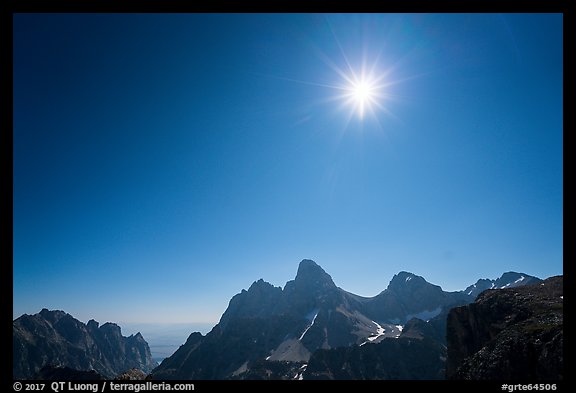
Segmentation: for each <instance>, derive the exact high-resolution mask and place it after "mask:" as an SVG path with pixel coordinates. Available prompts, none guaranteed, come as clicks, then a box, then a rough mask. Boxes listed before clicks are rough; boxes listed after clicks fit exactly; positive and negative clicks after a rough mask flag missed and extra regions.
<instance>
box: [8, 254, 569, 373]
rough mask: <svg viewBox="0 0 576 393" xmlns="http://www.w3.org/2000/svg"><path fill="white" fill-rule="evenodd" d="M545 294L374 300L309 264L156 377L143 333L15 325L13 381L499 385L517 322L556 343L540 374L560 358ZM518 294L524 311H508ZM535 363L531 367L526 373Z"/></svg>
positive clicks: (242, 300)
mask: <svg viewBox="0 0 576 393" xmlns="http://www.w3.org/2000/svg"><path fill="white" fill-rule="evenodd" d="M559 280H560V285H561V278H560V279H559ZM547 282H548V281H544V282H543V281H542V280H541V279H539V278H537V277H532V276H529V275H527V274H524V273H515V272H508V273H504V274H503V275H502V276H501V277H500V278H498V279H494V280H492V279H480V280H478V281H476V283H475V284H473V285H470V286H469V287H467V288H466V289H465V290H463V291H454V292H447V291H444V290H442V288H441V287H439V286H437V285H434V284H431V283H429V282H427V281H426V280H425V279H424V278H423V277H420V276H417V275H415V274H413V273H409V272H405V271H402V272H399V273H398V274H396V275H394V277H392V279H391V281H390V282H389V284H388V286H387V288H386V289H385V290H384V291H382V292H381V293H379V294H378V295H376V296H374V297H362V296H358V295H355V294H353V293H350V292H347V291H345V290H344V289H342V288H339V287H338V286H336V284H335V283H334V282H333V280H332V278H331V277H330V275H329V274H328V273H326V272H325V271H324V270H323V269H322V268H321V267H320V266H319V265H317V264H316V263H315V262H314V261H312V260H307V259H305V260H303V261H301V262H300V264H299V266H298V271H297V273H296V277H295V279H294V280H291V281H288V282H287V283H286V285H285V286H284V288H281V287H275V286H273V285H271V284H269V283H267V282H265V281H264V280H262V279H260V280H257V281H255V282H254V283H253V284H252V285H251V286H250V287H249V288H248V290H242V291H241V292H240V293H238V294H237V295H235V296H234V297H232V299H231V300H230V303H229V305H228V308H227V309H226V311H225V312H224V313H223V315H222V316H221V318H220V321H219V322H218V324H216V325H215V326H214V328H213V329H212V330H211V331H210V332H209V333H208V334H206V335H202V334H201V333H198V332H194V333H192V334H190V336H189V337H188V339H187V340H186V342H185V343H184V344H183V345H181V346H180V348H179V349H178V350H176V352H174V353H173V354H172V356H170V357H168V358H166V359H164V361H163V362H162V363H161V364H160V365H157V364H156V363H155V362H154V361H153V360H152V358H151V355H150V349H149V346H148V343H146V341H145V340H144V338H143V337H142V335H141V334H140V333H138V334H136V335H133V336H130V337H123V336H122V335H121V330H120V327H119V326H118V325H116V324H113V323H106V324H104V325H102V326H99V324H98V322H96V321H94V320H91V321H89V322H88V323H87V324H84V323H82V322H80V321H78V320H76V319H75V318H74V317H72V316H71V315H69V314H67V313H65V312H63V311H49V310H46V309H43V310H42V311H40V313H38V314H35V315H23V316H21V317H20V318H18V319H16V320H14V322H13V349H14V356H13V361H14V363H13V364H14V365H13V375H14V378H17V379H33V378H38V379H44V378H46V379H49V378H53V377H57V376H59V377H58V378H60V379H62V378H64V379H67V378H69V379H73V378H75V379H84V378H90V376H94V375H96V376H100V375H101V376H102V378H108V379H111V378H115V377H118V376H119V375H121V374H122V375H126V376H128V377H129V378H144V377H145V375H146V374H147V373H149V375H148V378H152V379H157V380H164V379H179V380H186V379H194V380H208V379H305V380H313V379H414V380H417V379H426V380H431V379H445V378H446V376H448V377H449V378H452V379H458V378H467V377H470V378H471V379H475V378H482V376H483V375H484V376H486V375H488V377H487V378H490V377H489V376H490V375H497V374H494V372H493V370H492V374H490V373H488V372H483V371H482V372H481V371H478V370H482V367H483V366H482V365H483V364H485V362H486V360H485V357H486V356H488V357H490V356H492V355H491V352H489V351H488V349H489V348H495V351H496V352H497V353H498V354H499V356H500V362H501V364H505V363H506V359H507V358H506V356H507V355H506V354H507V352H506V350H505V348H506V345H504V344H501V343H500V342H499V341H497V340H496V339H495V337H496V338H498V337H501V336H503V337H508V335H509V334H513V333H509V331H510V329H512V330H511V331H515V330H514V329H515V328H516V327H517V326H516V325H515V324H514V323H512V322H514V321H516V322H518V321H519V323H521V324H522V323H524V322H522V321H524V320H525V319H526V320H530V321H532V322H531V323H529V324H528V325H529V328H528V330H529V331H530V332H534V331H536V332H540V333H542V332H549V334H548V333H546V334H544V333H543V334H537V335H535V336H534V337H533V340H532V341H530V342H532V344H533V345H532V344H530V345H532V347H534V348H538V350H540V351H541V352H542V353H541V354H540V355H539V356H540V357H539V358H538V359H540V360H538V361H539V362H540V363H542V364H544V363H547V362H548V363H550V362H551V359H557V358H558V356H561V351H560V352H559V350H558V345H559V344H558V343H561V342H562V336H561V334H562V321H561V317H559V316H558V312H556V313H555V314H554V313H553V314H545V315H544V316H542V315H541V314H542V313H539V312H538V311H537V310H541V309H543V306H542V304H544V303H545V302H546V301H547V302H549V304H552V303H550V302H551V300H550V299H548V298H546V299H548V300H542V302H540V303H538V302H530V301H529V300H530V299H532V298H531V297H530V296H529V295H530V294H531V293H532V292H535V290H533V289H531V288H534V287H538V288H537V289H538V290H539V291H540V292H542V291H543V290H541V289H540V286H541V285H545V283H547ZM557 282H558V279H557V281H556V284H557ZM547 285H548V284H546V288H548V286H547ZM552 287H554V288H556V289H555V291H551V290H549V291H547V292H546V293H552V294H553V295H552V297H558V296H557V295H558V293H560V292H561V289H559V290H558V289H557V287H558V285H556V286H552ZM524 288H525V289H524ZM495 289H497V290H495ZM518 290H522V291H521V292H517V291H518ZM514 291H516V292H514ZM536 292H537V291H536ZM540 292H539V293H540ZM495 293H496V294H500V293H503V294H508V295H493V294H495ZM510 293H512V295H510ZM518 293H521V294H523V295H522V296H523V297H522V299H524V300H523V301H522V302H520V303H519V302H513V301H512V300H513V299H517V298H518V296H520V295H518ZM502 296H503V297H502ZM536 298H538V299H544V298H545V297H543V295H538V296H536ZM489 299H492V300H489ZM494 299H496V300H498V301H495V300H494ZM510 299H512V300H510ZM543 302H544V303H543ZM493 304H498V307H497V310H496V311H499V313H497V315H496V316H495V315H491V313H492V312H493V311H494V310H493V309H492V308H493ZM554 304H555V305H554V307H555V308H554V310H556V311H557V310H558V307H560V309H561V306H562V301H560V304H559V305H558V299H556V302H555V303H554ZM491 307H492V308H491ZM517 310H521V313H520V314H518V313H516V311H517ZM522 310H523V311H522ZM534 310H536V311H534ZM518 315H521V316H524V317H526V318H525V319H522V318H520V317H519V316H518ZM492 320H494V321H495V322H494V323H492V322H490V321H492ZM471 321H473V322H471ZM511 321H512V322H511ZM542 321H545V322H542ZM546 321H548V322H550V321H553V324H552V325H553V326H552V325H550V323H548V322H546ZM491 323H492V325H494V324H497V326H500V327H501V328H499V329H500V330H498V329H496V328H495V327H494V326H492V325H491ZM526 323H528V322H526ZM526 323H525V324H526ZM549 325H550V326H552V327H550V326H549ZM515 326H516V327H515ZM519 326H520V325H519ZM522 326H524V325H522ZM478 329H480V330H478ZM482 329H484V330H482ZM495 329H496V330H495ZM547 329H548V330H547ZM550 329H551V330H550ZM486 332H489V333H486ZM474 337H476V338H474ZM514 337H516V336H514ZM530 337H531V336H530ZM550 337H553V340H552V339H550ZM549 339H550V340H552V342H551V343H549V341H550V340H549ZM467 340H468V341H470V340H472V341H471V342H468V341H467ZM519 342H521V341H519ZM516 344H517V345H518V346H519V345H521V344H518V343H516ZM526 345H528V344H526ZM487 348H488V349H487ZM487 351H488V352H487ZM559 354H560V355H559ZM542 359H544V360H542ZM534 362H535V360H534V359H532V358H531V357H530V356H528V355H526V358H525V359H524V364H532V363H534ZM559 362H560V363H561V360H560V361H559ZM557 363H558V362H556V363H554V364H557ZM550 364H552V363H550ZM502 367H504V366H502ZM525 367H527V366H525ZM128 370H130V371H128ZM138 370H142V371H138ZM447 370H448V372H447ZM557 371H558V367H556V366H551V371H550V370H549V372H548V373H546V372H544V371H542V372H540V374H534V375H536V376H538V375H545V376H547V377H550V378H551V377H553V376H554V375H557V374H558V372H557ZM513 376H515V375H513ZM128 377H122V378H121V379H125V378H128ZM118 378H119V377H118Z"/></svg>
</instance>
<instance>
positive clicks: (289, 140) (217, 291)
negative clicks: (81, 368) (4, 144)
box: [13, 13, 563, 327]
mask: <svg viewBox="0 0 576 393" xmlns="http://www.w3.org/2000/svg"><path fill="white" fill-rule="evenodd" d="M13 22H14V23H13V32H14V36H13V67H14V73H13V81H14V82H13V83H14V91H13V106H14V108H13V120H14V127H13V136H14V145H13V155H14V159H13V162H14V172H13V187H14V188H13V190H14V191H13V197H14V207H13V220H14V221H13V222H14V224H13V271H14V274H13V318H16V317H18V316H20V315H22V314H23V313H28V314H35V313H37V312H39V311H40V310H41V309H42V308H48V309H61V310H64V311H66V312H68V313H70V314H71V315H73V316H74V317H76V318H77V319H79V320H82V321H85V320H88V319H95V320H97V321H99V322H101V323H103V322H106V321H110V322H116V323H119V324H121V326H122V323H128V324H131V323H132V324H133V323H148V324H152V323H160V322H163V323H167V324H177V323H189V324H190V323H204V324H211V323H215V322H217V321H218V320H219V319H220V316H221V314H222V313H223V312H224V310H225V309H226V307H227V306H228V302H229V301H230V299H231V298H232V296H234V295H235V294H237V293H239V292H240V291H241V290H242V289H248V287H249V286H250V285H251V283H252V282H254V281H256V280H258V279H260V278H262V279H264V280H265V281H267V282H270V283H271V284H273V285H275V286H281V287H283V286H284V284H285V283H286V282H287V281H289V280H292V279H293V278H294V277H295V275H296V271H297V268H298V263H299V262H300V261H301V260H302V259H312V260H314V261H315V262H316V263H317V264H319V265H320V266H322V268H323V269H324V270H325V271H326V272H327V273H328V274H330V275H331V276H332V278H333V280H334V282H335V283H336V285H338V286H339V287H341V288H343V289H345V290H346V291H349V292H352V293H355V294H357V295H360V296H366V297H371V296H375V295H377V294H378V293H379V292H381V291H382V290H384V289H385V288H386V286H387V285H388V282H389V281H390V280H391V279H392V277H393V275H394V274H397V273H398V272H400V271H409V272H412V273H414V274H417V275H419V276H422V277H424V278H425V279H426V280H427V281H428V282H430V283H432V284H435V285H439V286H441V287H442V288H443V289H444V290H446V291H456V290H463V289H464V288H466V287H467V286H468V285H471V284H473V283H474V282H475V281H476V280H477V279H480V278H490V279H496V278H498V277H499V276H500V275H502V274H503V273H504V272H507V271H517V272H522V273H526V274H530V275H533V276H537V277H540V278H547V277H550V276H554V275H559V274H562V273H563V36H562V34H563V17H562V14H535V13H534V14H360V15H358V14H14V17H13ZM122 327H123V326H122Z"/></svg>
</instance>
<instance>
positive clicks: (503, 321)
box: [446, 276, 564, 382]
mask: <svg viewBox="0 0 576 393" xmlns="http://www.w3.org/2000/svg"><path fill="white" fill-rule="evenodd" d="M563 303H564V298H563V279H562V276H557V277H551V278H549V279H546V280H544V281H543V282H540V283H536V284H532V285H526V286H522V287H516V288H506V289H501V290H498V291H495V290H492V291H486V292H483V293H482V294H481V295H480V296H479V297H478V299H476V302H475V303H473V304H470V305H468V306H463V307H457V308H454V309H452V310H451V311H450V313H449V315H448V360H447V370H446V375H447V377H448V378H449V379H471V380H479V379H490V380H511V381H512V380H515V381H528V382H530V381H538V380H558V379H562V377H563Z"/></svg>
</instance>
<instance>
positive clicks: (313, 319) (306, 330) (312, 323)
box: [298, 310, 319, 341]
mask: <svg viewBox="0 0 576 393" xmlns="http://www.w3.org/2000/svg"><path fill="white" fill-rule="evenodd" d="M318 312H319V311H318V310H316V314H314V317H313V318H312V322H310V325H308V326H307V327H306V329H305V330H304V332H303V333H302V335H301V336H300V338H299V339H298V341H300V340H302V339H303V338H304V335H305V334H306V332H308V330H309V329H310V328H311V327H312V325H314V321H316V317H317V316H318Z"/></svg>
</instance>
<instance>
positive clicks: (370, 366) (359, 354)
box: [303, 337, 446, 380]
mask: <svg viewBox="0 0 576 393" xmlns="http://www.w3.org/2000/svg"><path fill="white" fill-rule="evenodd" d="M445 359H446V349H445V348H444V347H443V346H442V345H440V344H439V343H438V342H436V341H434V340H431V339H429V338H422V339H414V338H402V337H401V338H399V339H394V338H387V339H384V340H382V341H381V342H380V343H378V344H374V345H362V346H353V347H344V348H336V349H330V350H319V351H316V352H315V353H314V355H312V357H311V358H310V362H309V363H308V365H307V367H306V371H304V373H303V379H305V380H309V379H312V380H314V379H337V380H372V379H375V380H398V379H403V380H437V379H444V362H445Z"/></svg>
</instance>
